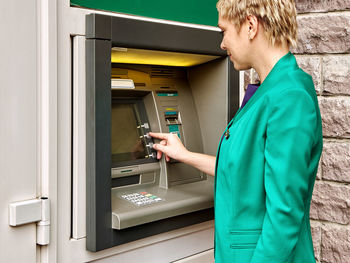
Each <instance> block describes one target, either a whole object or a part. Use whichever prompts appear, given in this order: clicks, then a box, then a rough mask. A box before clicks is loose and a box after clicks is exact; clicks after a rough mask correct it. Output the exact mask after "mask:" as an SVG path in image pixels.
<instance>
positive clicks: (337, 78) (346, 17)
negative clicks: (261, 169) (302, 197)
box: [244, 0, 350, 263]
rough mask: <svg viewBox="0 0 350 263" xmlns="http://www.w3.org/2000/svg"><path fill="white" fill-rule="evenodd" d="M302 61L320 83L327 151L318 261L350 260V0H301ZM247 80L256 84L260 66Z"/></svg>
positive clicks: (316, 206) (321, 175)
mask: <svg viewBox="0 0 350 263" xmlns="http://www.w3.org/2000/svg"><path fill="white" fill-rule="evenodd" d="M296 6H297V10H298V24H299V33H298V35H299V40H298V41H299V43H298V47H297V48H295V49H294V50H292V52H293V53H294V54H295V55H296V57H297V60H298V63H299V66H300V67H301V68H303V69H304V70H305V71H306V72H307V73H309V74H310V75H311V76H312V78H313V80H314V83H315V88H316V92H317V95H318V99H319V105H320V110H321V115H322V121H323V125H322V126H323V138H324V150H323V154H322V157H321V160H320V165H319V171H318V174H317V179H316V183H315V188H314V192H313V200H312V203H311V210H310V220H311V228H312V236H313V242H314V250H315V257H316V260H317V262H322V263H324V262H327V263H328V262H329V263H338V262H339V263H340V262H341V263H347V262H350V185H349V183H350V0H296ZM244 79H245V82H246V83H248V82H251V83H255V82H256V81H257V79H258V77H257V74H256V73H255V72H254V71H247V72H245V78H244Z"/></svg>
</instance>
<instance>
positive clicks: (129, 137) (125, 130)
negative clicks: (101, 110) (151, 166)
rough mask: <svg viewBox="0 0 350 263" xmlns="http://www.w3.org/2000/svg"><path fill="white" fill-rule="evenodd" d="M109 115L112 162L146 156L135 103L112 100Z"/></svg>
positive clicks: (140, 122)
mask: <svg viewBox="0 0 350 263" xmlns="http://www.w3.org/2000/svg"><path fill="white" fill-rule="evenodd" d="M111 115H112V120H111V124H112V131H111V140H112V143H111V147H112V149H111V151H112V163H113V164H116V163H120V162H125V161H133V160H138V159H144V158H147V157H148V153H147V149H146V145H145V141H144V139H143V137H142V135H143V134H142V128H141V127H140V126H141V124H142V121H141V120H140V113H139V110H138V105H137V103H134V102H130V103H128V102H120V101H118V102H114V103H112V114H111Z"/></svg>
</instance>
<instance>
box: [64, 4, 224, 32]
mask: <svg viewBox="0 0 350 263" xmlns="http://www.w3.org/2000/svg"><path fill="white" fill-rule="evenodd" d="M216 2H217V0H176V1H164V0H148V1H144V0H143V1H142V0H118V1H115V0H71V5H72V6H80V7H86V8H91V9H98V10H105V11H112V12H118V13H123V14H131V15H139V16H144V17H150V18H159V19H165V20H171V21H178V22H185V23H192V24H199V25H209V26H216V25H217V20H218V14H217V10H216V7H215V6H216Z"/></svg>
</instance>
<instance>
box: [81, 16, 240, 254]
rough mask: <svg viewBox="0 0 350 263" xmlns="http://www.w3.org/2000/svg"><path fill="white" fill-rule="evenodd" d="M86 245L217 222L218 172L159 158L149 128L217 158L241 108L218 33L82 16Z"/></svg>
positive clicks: (105, 244)
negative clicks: (215, 193) (224, 134)
mask: <svg viewBox="0 0 350 263" xmlns="http://www.w3.org/2000/svg"><path fill="white" fill-rule="evenodd" d="M86 25H87V28H86V38H87V40H86V163H87V166H86V173H87V177H86V184H87V188H86V200H87V203H86V217H87V218H86V227H87V229H86V248H87V250H89V251H100V250H103V249H106V248H109V247H113V246H117V245H120V244H124V243H127V242H131V241H135V240H138V239H141V238H145V237H149V236H152V235H156V234H160V233H164V232H167V231H171V230H175V229H178V228H182V227H185V226H189V225H193V224H197V223H201V222H204V221H207V220H212V219H213V190H214V184H213V178H212V177H211V176H208V175H206V174H204V173H202V172H201V171H199V170H196V169H194V168H193V167H191V166H188V165H185V164H183V163H180V162H177V161H176V160H171V161H170V162H166V161H165V159H164V158H162V159H161V160H158V159H157V158H156V152H155V151H154V150H153V147H152V146H153V144H154V143H156V142H157V141H154V140H153V138H151V137H150V136H149V135H148V133H149V132H150V131H153V132H166V133H169V132H170V133H174V134H176V135H177V136H178V137H179V138H180V140H181V141H182V142H183V144H184V145H185V146H186V147H187V148H188V149H189V150H191V151H194V152H203V153H207V154H211V155H215V154H216V149H217V145H218V143H219V140H220V136H221V133H222V131H223V129H224V128H225V126H226V124H227V122H228V121H229V120H230V119H231V118H232V116H233V115H234V113H235V111H236V110H237V109H238V100H239V98H238V93H239V91H238V79H239V78H238V72H236V71H234V70H233V68H232V65H231V63H230V61H229V59H228V57H227V56H226V54H225V52H223V51H222V50H220V48H219V45H220V41H221V35H220V32H218V31H216V30H211V29H205V28H194V27H186V26H179V25H171V24H163V23H155V22H146V21H139V20H134V19H126V18H120V17H109V16H103V15H97V14H91V15H88V16H87V18H86Z"/></svg>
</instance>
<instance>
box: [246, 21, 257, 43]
mask: <svg viewBox="0 0 350 263" xmlns="http://www.w3.org/2000/svg"><path fill="white" fill-rule="evenodd" d="M246 24H247V26H248V39H249V40H253V39H254V38H255V37H256V35H257V33H258V24H259V22H258V18H257V17H256V16H254V15H249V16H247V18H246Z"/></svg>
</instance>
